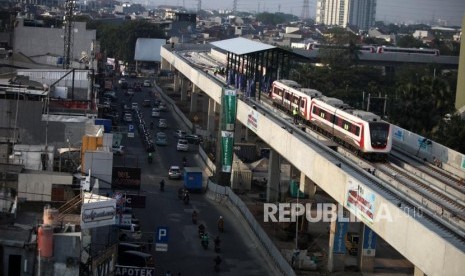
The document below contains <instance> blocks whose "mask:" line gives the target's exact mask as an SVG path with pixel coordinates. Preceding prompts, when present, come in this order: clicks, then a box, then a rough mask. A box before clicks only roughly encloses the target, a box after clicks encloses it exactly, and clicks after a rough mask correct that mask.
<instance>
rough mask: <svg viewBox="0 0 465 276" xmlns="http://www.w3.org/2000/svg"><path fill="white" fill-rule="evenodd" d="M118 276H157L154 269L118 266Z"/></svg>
mask: <svg viewBox="0 0 465 276" xmlns="http://www.w3.org/2000/svg"><path fill="white" fill-rule="evenodd" d="M115 275H116V276H155V268H154V267H134V266H121V265H117V266H116V269H115Z"/></svg>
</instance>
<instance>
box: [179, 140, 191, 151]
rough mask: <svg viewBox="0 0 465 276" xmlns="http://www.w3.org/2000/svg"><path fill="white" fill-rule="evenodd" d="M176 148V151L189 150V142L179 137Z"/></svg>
mask: <svg viewBox="0 0 465 276" xmlns="http://www.w3.org/2000/svg"><path fill="white" fill-rule="evenodd" d="M176 149H177V150H178V151H188V150H189V143H188V142H187V140H186V139H179V140H178V144H177V145H176Z"/></svg>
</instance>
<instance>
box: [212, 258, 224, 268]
mask: <svg viewBox="0 0 465 276" xmlns="http://www.w3.org/2000/svg"><path fill="white" fill-rule="evenodd" d="M213 261H214V262H215V271H219V270H220V264H221V261H222V260H221V257H220V255H216V258H215V259H214V260H213Z"/></svg>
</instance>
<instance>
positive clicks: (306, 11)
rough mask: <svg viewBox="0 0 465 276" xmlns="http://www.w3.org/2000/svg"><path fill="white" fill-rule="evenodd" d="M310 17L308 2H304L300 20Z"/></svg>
mask: <svg viewBox="0 0 465 276" xmlns="http://www.w3.org/2000/svg"><path fill="white" fill-rule="evenodd" d="M309 17H310V5H309V4H308V0H304V6H303V7H302V15H301V16H300V19H302V20H305V19H308V18H309Z"/></svg>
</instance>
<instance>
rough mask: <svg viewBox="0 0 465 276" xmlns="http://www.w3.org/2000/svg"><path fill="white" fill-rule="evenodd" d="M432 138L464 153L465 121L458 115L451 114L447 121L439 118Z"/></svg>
mask: <svg viewBox="0 0 465 276" xmlns="http://www.w3.org/2000/svg"><path fill="white" fill-rule="evenodd" d="M433 139H434V140H435V141H437V142H439V143H441V144H443V145H444V146H446V147H448V148H451V149H453V150H456V151H458V152H461V153H465V143H464V142H463V141H465V121H464V120H463V119H462V118H461V117H460V116H459V115H453V116H451V118H450V120H449V121H446V120H441V122H440V123H439V127H438V131H436V132H435V134H434V135H433Z"/></svg>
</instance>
